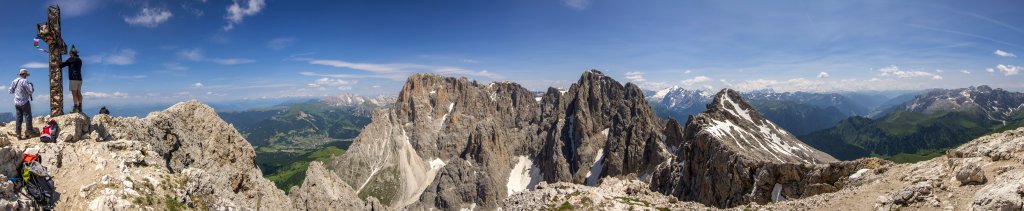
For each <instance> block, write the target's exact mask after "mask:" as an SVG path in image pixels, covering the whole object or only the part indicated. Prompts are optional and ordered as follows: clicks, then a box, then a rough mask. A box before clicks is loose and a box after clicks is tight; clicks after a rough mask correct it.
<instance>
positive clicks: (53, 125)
mask: <svg viewBox="0 0 1024 211" xmlns="http://www.w3.org/2000/svg"><path fill="white" fill-rule="evenodd" d="M59 135H60V127H58V126H57V121H56V120H53V119H50V122H47V123H46V127H43V132H42V133H40V134H39V141H41V142H48V143H56V142H57V136H59Z"/></svg>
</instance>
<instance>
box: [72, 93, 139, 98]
mask: <svg viewBox="0 0 1024 211" xmlns="http://www.w3.org/2000/svg"><path fill="white" fill-rule="evenodd" d="M82 95H83V96H85V97H89V98H100V99H125V98H128V97H129V95H128V93H124V92H113V93H108V92H85V93H82Z"/></svg>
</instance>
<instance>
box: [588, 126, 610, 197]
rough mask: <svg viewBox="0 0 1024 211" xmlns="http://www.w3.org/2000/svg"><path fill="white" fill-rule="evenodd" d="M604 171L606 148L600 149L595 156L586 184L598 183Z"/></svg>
mask: <svg viewBox="0 0 1024 211" xmlns="http://www.w3.org/2000/svg"><path fill="white" fill-rule="evenodd" d="M605 131H608V130H607V129H606V130H605ZM602 171H604V149H598V150H597V156H594V163H593V164H591V166H590V171H588V172H587V181H586V184H587V185H588V186H594V185H597V181H600V180H601V172H602Z"/></svg>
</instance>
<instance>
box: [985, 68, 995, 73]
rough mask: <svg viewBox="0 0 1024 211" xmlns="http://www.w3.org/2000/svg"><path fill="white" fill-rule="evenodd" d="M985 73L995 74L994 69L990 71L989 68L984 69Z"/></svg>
mask: <svg viewBox="0 0 1024 211" xmlns="http://www.w3.org/2000/svg"><path fill="white" fill-rule="evenodd" d="M985 72H989V73H994V72H996V69H992V68H991V67H990V68H985Z"/></svg>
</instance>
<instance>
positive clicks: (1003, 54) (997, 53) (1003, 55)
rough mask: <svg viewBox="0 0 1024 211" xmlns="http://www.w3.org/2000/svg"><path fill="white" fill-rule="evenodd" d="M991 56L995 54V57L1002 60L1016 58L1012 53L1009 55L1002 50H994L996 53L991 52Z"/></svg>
mask: <svg viewBox="0 0 1024 211" xmlns="http://www.w3.org/2000/svg"><path fill="white" fill-rule="evenodd" d="M992 54H995V55H996V56H999V57H1004V58H1017V55H1016V54H1013V53H1010V52H1006V51H1003V50H999V49H996V52H993V53H992Z"/></svg>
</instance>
